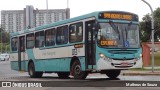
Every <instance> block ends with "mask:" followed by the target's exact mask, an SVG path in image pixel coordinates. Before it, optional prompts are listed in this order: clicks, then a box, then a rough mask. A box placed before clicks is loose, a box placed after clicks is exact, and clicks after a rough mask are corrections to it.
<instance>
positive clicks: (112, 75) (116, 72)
mask: <svg viewBox="0 0 160 90" xmlns="http://www.w3.org/2000/svg"><path fill="white" fill-rule="evenodd" d="M120 73H121V70H107V71H106V75H107V76H108V77H109V78H113V79H114V78H117V77H118V76H119V74H120Z"/></svg>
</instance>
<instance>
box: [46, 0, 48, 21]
mask: <svg viewBox="0 0 160 90" xmlns="http://www.w3.org/2000/svg"><path fill="white" fill-rule="evenodd" d="M46 8H47V15H46V23H47V24H48V0H46Z"/></svg>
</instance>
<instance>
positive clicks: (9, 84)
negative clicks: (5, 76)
mask: <svg viewBox="0 0 160 90" xmlns="http://www.w3.org/2000/svg"><path fill="white" fill-rule="evenodd" d="M2 87H12V86H11V82H2Z"/></svg>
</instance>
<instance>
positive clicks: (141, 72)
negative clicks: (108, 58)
mask: <svg viewBox="0 0 160 90" xmlns="http://www.w3.org/2000/svg"><path fill="white" fill-rule="evenodd" d="M121 75H124V76H130V75H140V76H141V75H143V76H144V75H160V70H154V72H152V70H122V71H121Z"/></svg>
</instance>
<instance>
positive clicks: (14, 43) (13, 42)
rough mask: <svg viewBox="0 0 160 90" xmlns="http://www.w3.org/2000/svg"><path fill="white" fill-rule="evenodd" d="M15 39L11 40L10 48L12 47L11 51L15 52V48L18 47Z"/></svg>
mask: <svg viewBox="0 0 160 90" xmlns="http://www.w3.org/2000/svg"><path fill="white" fill-rule="evenodd" d="M17 40H18V39H17V37H16V38H12V43H11V47H12V51H17V49H18V48H17V47H18V42H17Z"/></svg>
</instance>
